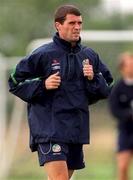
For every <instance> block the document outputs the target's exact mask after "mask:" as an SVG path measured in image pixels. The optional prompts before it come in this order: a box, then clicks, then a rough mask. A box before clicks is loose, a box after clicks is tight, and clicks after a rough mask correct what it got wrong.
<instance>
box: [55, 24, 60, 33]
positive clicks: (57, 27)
mask: <svg viewBox="0 0 133 180" xmlns="http://www.w3.org/2000/svg"><path fill="white" fill-rule="evenodd" d="M60 26H61V24H60V23H59V22H55V28H56V30H57V31H60Z"/></svg>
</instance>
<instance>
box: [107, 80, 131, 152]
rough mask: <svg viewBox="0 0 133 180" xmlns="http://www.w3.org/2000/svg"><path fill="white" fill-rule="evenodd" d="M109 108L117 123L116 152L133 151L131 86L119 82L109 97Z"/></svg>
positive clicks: (122, 81)
mask: <svg viewBox="0 0 133 180" xmlns="http://www.w3.org/2000/svg"><path fill="white" fill-rule="evenodd" d="M109 101H110V108H111V111H112V113H113V115H114V116H115V117H116V118H117V121H118V131H119V133H118V151H119V152H120V151H124V150H132V149H133V107H132V106H133V85H127V84H126V83H125V81H124V80H122V79H121V80H120V81H119V82H118V83H117V84H116V86H114V88H113V90H112V92H111V95H110V97H109Z"/></svg>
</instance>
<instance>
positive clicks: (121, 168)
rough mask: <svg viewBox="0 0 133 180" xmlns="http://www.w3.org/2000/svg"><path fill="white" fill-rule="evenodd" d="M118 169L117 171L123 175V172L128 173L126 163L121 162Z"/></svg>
mask: <svg viewBox="0 0 133 180" xmlns="http://www.w3.org/2000/svg"><path fill="white" fill-rule="evenodd" d="M118 168H119V171H121V172H123V173H125V172H127V171H128V165H127V163H123V162H121V163H119V164H118Z"/></svg>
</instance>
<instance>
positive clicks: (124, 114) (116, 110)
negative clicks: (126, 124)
mask: <svg viewBox="0 0 133 180" xmlns="http://www.w3.org/2000/svg"><path fill="white" fill-rule="evenodd" d="M109 106H110V110H111V113H112V114H113V116H114V117H116V118H117V119H118V120H122V121H126V120H131V119H132V109H131V107H123V106H122V105H121V103H120V102H119V90H118V86H117V85H116V86H115V87H114V88H113V89H112V92H111V94H110V96H109Z"/></svg>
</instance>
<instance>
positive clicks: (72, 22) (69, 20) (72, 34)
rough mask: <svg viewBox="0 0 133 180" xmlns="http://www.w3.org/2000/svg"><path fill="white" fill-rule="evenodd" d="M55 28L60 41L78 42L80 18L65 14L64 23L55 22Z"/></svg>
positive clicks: (80, 27) (80, 25)
mask: <svg viewBox="0 0 133 180" xmlns="http://www.w3.org/2000/svg"><path fill="white" fill-rule="evenodd" d="M55 26H56V28H57V30H58V32H59V35H60V37H61V38H62V39H64V40H66V41H68V42H76V41H78V40H79V37H80V31H81V29H82V17H81V16H75V15H73V14H67V16H66V19H65V21H64V23H63V24H60V23H58V22H56V23H55Z"/></svg>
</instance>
